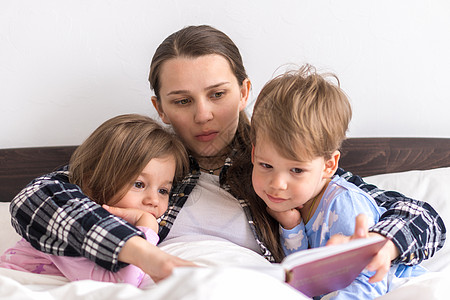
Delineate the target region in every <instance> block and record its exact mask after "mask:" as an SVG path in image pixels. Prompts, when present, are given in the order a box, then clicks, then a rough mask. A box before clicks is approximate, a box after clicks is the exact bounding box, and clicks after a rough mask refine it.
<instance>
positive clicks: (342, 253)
mask: <svg viewBox="0 0 450 300" xmlns="http://www.w3.org/2000/svg"><path fill="white" fill-rule="evenodd" d="M386 242H387V239H386V238H382V237H379V236H377V237H369V238H365V239H356V240H351V241H350V242H348V243H345V244H338V245H330V246H325V247H319V248H312V249H307V250H303V251H299V252H295V253H292V254H290V255H288V256H287V257H285V258H284V260H283V261H282V262H281V263H280V264H279V265H281V266H282V267H283V269H284V271H285V279H284V280H285V281H286V282H287V283H288V284H289V285H291V286H292V287H294V288H295V289H297V290H298V291H300V292H302V293H303V294H305V295H306V296H308V297H314V296H319V295H323V294H327V293H330V292H333V291H336V290H340V289H343V288H345V287H347V286H348V285H350V284H351V283H352V282H353V281H354V280H355V278H356V277H357V276H358V275H359V274H360V273H361V272H362V271H363V270H364V268H365V267H366V266H367V264H368V263H369V262H370V261H371V260H372V258H373V257H374V256H375V255H376V254H377V253H378V251H379V250H380V249H381V247H383V246H384V244H385V243H386Z"/></svg>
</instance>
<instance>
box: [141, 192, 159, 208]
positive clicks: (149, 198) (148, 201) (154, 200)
mask: <svg viewBox="0 0 450 300" xmlns="http://www.w3.org/2000/svg"><path fill="white" fill-rule="evenodd" d="M143 203H144V204H145V205H152V206H157V205H158V203H159V198H158V193H157V192H155V191H147V193H146V194H145V196H144V199H143Z"/></svg>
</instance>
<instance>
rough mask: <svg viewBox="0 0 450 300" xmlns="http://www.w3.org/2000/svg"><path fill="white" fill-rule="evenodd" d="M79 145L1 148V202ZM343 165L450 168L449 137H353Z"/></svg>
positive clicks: (365, 172)
mask: <svg viewBox="0 0 450 300" xmlns="http://www.w3.org/2000/svg"><path fill="white" fill-rule="evenodd" d="M75 148H76V146H64V147H41V148H18V149H0V201H2V202H9V201H11V199H12V198H13V197H14V196H15V195H16V194H17V193H18V192H19V191H20V190H21V189H22V188H24V187H25V186H26V185H27V184H28V183H29V182H30V181H31V180H33V179H34V178H36V177H38V176H40V175H43V174H46V173H49V172H51V171H53V170H55V169H57V168H58V167H61V166H63V165H66V164H67V163H68V162H69V159H70V156H71V154H72V153H73V151H74V150H75ZM341 152H342V157H341V161H340V166H342V167H343V168H344V169H345V170H347V171H351V172H352V173H354V174H357V175H360V176H369V175H376V174H384V173H393V172H403V171H409V170H427V169H434V168H439V167H450V138H350V139H348V140H346V141H345V142H344V144H343V146H342V151H341Z"/></svg>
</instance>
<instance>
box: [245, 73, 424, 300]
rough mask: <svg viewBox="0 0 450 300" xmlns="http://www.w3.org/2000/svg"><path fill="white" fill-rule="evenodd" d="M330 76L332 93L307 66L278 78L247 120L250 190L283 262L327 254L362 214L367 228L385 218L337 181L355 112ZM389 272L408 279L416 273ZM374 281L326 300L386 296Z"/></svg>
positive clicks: (364, 279)
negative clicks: (274, 226)
mask: <svg viewBox="0 0 450 300" xmlns="http://www.w3.org/2000/svg"><path fill="white" fill-rule="evenodd" d="M330 76H331V77H334V79H336V81H337V85H336V84H333V83H332V82H331V81H328V80H327V76H326V75H324V76H322V75H319V74H317V73H316V71H315V69H314V68H313V67H311V66H309V65H305V66H303V67H301V68H300V69H299V70H297V71H291V72H287V73H285V74H282V75H280V76H278V77H276V78H274V79H273V80H271V81H269V82H268V83H267V84H266V85H265V86H264V87H263V89H262V91H261V93H260V94H259V96H258V98H257V101H256V104H255V107H254V111H253V115H252V120H251V138H252V144H253V151H252V162H253V173H252V183H253V187H254V189H255V192H256V193H257V194H258V196H259V197H260V198H261V199H262V200H263V201H264V202H265V203H266V205H267V210H268V212H269V214H270V215H271V216H272V217H273V218H275V219H276V220H277V221H278V222H279V224H280V227H281V228H280V235H281V236H280V239H281V244H282V248H283V250H284V252H285V254H286V255H288V254H290V253H293V252H297V251H300V250H304V249H308V248H316V247H321V246H325V244H326V243H327V241H328V240H329V239H330V237H331V236H332V235H334V234H343V235H351V234H352V233H353V232H354V227H355V218H356V216H357V215H359V214H365V215H366V216H367V218H368V220H369V226H371V225H373V224H375V223H377V221H378V220H379V218H380V216H381V215H382V214H383V212H384V211H385V209H384V208H382V207H379V206H378V205H377V204H376V202H375V201H374V199H373V198H372V197H371V196H369V195H368V194H367V193H366V192H364V191H363V190H361V189H360V188H358V187H357V186H355V185H354V184H352V183H350V182H348V181H346V180H345V179H343V178H341V177H339V176H338V175H334V174H335V172H336V170H337V168H338V162H339V158H340V152H339V149H340V147H341V144H342V142H343V140H344V139H345V135H346V131H347V128H348V124H349V122H350V119H351V115H352V111H351V106H350V103H349V101H348V99H347V96H346V95H345V93H344V92H343V91H342V90H341V89H340V87H339V80H338V78H337V77H336V76H334V75H332V74H330ZM391 269H393V271H395V272H396V275H397V276H406V275H411V271H412V270H413V267H405V266H403V265H400V266H399V267H398V268H397V267H395V268H394V267H392V268H391ZM419 273H420V272H419V271H417V272H416V274H419ZM373 274H374V273H373V272H368V271H363V272H362V273H361V274H360V275H359V276H358V278H357V279H356V280H355V281H354V282H353V283H352V284H351V285H350V286H348V287H347V288H345V289H343V290H340V291H337V292H334V293H332V294H329V295H328V296H327V297H336V299H347V298H352V297H353V298H352V299H372V298H375V297H377V296H380V295H383V294H385V293H386V292H387V290H388V284H387V279H386V277H385V279H384V280H383V281H381V282H378V283H376V284H371V283H369V278H370V277H371V276H372V275H373ZM317 296H320V295H317Z"/></svg>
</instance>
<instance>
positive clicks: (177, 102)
mask: <svg viewBox="0 0 450 300" xmlns="http://www.w3.org/2000/svg"><path fill="white" fill-rule="evenodd" d="M188 103H189V99H187V98H185V99H181V100H177V101H175V104H181V105H185V104H188Z"/></svg>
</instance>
